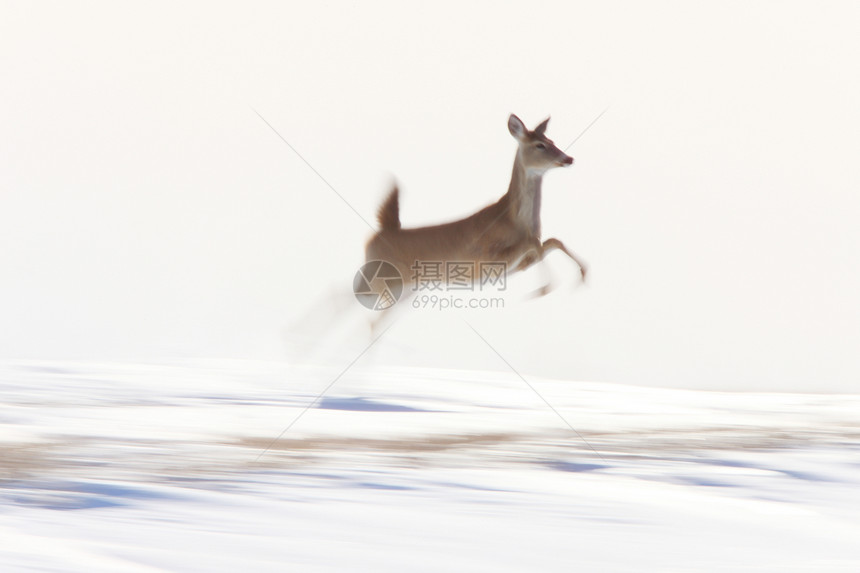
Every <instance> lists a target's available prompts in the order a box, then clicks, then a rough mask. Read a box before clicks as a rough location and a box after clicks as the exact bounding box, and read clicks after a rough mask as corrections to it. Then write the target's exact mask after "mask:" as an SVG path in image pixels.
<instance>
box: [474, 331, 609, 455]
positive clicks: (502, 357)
mask: <svg viewBox="0 0 860 573" xmlns="http://www.w3.org/2000/svg"><path fill="white" fill-rule="evenodd" d="M463 322H465V323H466V325H467V326H468V327H469V328H471V329H472V332H474V333H475V334H476V335H478V338H480V339H481V340H483V341H484V344H486V345H487V346H488V347H489V348H490V350H492V351H493V352H495V353H496V356H498V357H499V358H501V359H502V362H504V363H505V364H507V365H508V368H510V369H511V372H513V373H514V374H516V375H517V376H518V377H519V379H520V380H522V381H523V382H524V383H525V385H526V386H528V387H529V388H531V391H532V392H534V393H535V394H537V397H538V398H540V399H541V400H543V403H544V404H546V405H547V406H549V409H550V410H552V411H553V412H555V415H556V416H558V417H559V418H561V421H562V422H564V423H565V425H566V426H567V427H568V428H570V429H571V430H572V431H573V433H574V434H576V435H577V436H578V437H579V439H580V440H582V441H583V443H584V444H585V445H586V446H588V447H589V449H591V451H592V452H594V453H595V454H597V457H598V458H600V459H601V460H603V461H604V462H606V458H604V457H603V456H602V455H600V452H598V451H597V450H595V449H594V446H592V445H591V444H589V443H588V440H586V439H585V438H583V437H582V434H580V433H579V432H577V431H576V428H574V427H573V426H572V425H571V423H570V422H568V421H567V418H565V417H564V416H562V415H561V412H559V411H558V410H556V409H555V406H553V405H552V404H550V403H549V401H548V400H547V399H546V398H544V397H543V394H541V393H540V392H538V391H537V388H535V387H534V386H532V385H531V384H530V383H529V381H528V380H526V379H525V378H524V377H523V375H522V374H520V373H519V371H517V369H516V368H514V367H513V366H512V365H511V363H510V362H508V361H507V360H505V357H504V356H502V355H501V354H500V353H499V351H498V350H496V349H495V347H494V346H493V345H492V344H490V343H489V342H488V341H487V339H486V338H484V337H483V336H481V333H480V332H478V331H477V330H475V327H474V326H472V325H471V324H469V321H467V320H465V319H463ZM607 463H608V462H607Z"/></svg>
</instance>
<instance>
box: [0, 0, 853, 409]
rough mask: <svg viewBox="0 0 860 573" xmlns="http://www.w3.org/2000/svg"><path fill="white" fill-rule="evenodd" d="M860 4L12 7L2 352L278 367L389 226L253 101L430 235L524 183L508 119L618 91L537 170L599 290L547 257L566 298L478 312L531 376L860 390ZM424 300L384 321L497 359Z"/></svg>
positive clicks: (2, 141) (579, 110)
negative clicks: (394, 200)
mask: <svg viewBox="0 0 860 573" xmlns="http://www.w3.org/2000/svg"><path fill="white" fill-rule="evenodd" d="M858 11H860V10H858V7H857V5H856V4H855V3H849V2H844V3H838V2H832V3H825V4H819V3H812V2H805V3H804V2H800V3H789V2H773V3H768V2H756V3H748V2H723V3H720V4H719V5H718V6H717V5H713V6H707V7H706V6H704V5H702V4H695V5H693V4H689V3H683V2H678V3H671V2H669V3H660V4H654V3H648V4H647V5H642V4H638V3H614V2H606V3H599V5H595V4H593V3H590V4H587V3H573V2H559V3H531V4H525V3H515V4H510V3H496V2H493V3H490V2H487V3H470V4H467V5H463V4H461V3H438V2H437V3H433V4H432V5H428V4H424V5H420V6H418V5H409V6H404V5H402V4H401V3H395V2H391V3H389V4H386V3H373V4H365V3H292V4H284V3H272V4H265V3H257V4H253V5H251V6H244V5H243V6H239V5H238V4H234V5H229V6H228V5H212V4H209V3H205V4H204V3H201V4H196V5H195V4H190V3H189V4H175V3H152V2H147V3H141V4H137V5H128V4H125V3H123V4H116V3H71V4H70V3H56V4H51V3H23V2H22V3H10V2H4V3H3V4H2V14H3V16H2V18H0V70H2V83H0V324H2V328H0V358H26V359H87V360H91V359H98V360H132V361H160V360H165V359H176V358H185V357H188V358H191V357H215V356H217V357H238V358H243V357H245V358H275V359H278V358H282V357H283V356H284V355H285V349H284V339H283V334H284V330H285V328H286V327H287V325H289V324H290V323H291V321H293V320H295V319H296V317H298V316H301V315H302V314H303V312H306V311H307V309H309V308H311V306H312V304H314V303H315V301H318V300H319V299H320V297H322V296H323V295H324V294H325V293H326V292H328V291H329V290H330V289H331V288H337V287H340V286H344V285H346V286H347V287H348V285H349V284H350V282H351V279H352V274H353V273H354V271H355V269H356V268H357V267H358V265H359V264H360V263H361V262H362V257H363V244H364V241H365V240H366V239H367V237H368V236H369V234H370V229H369V228H368V227H367V225H366V224H365V223H364V222H363V221H362V220H361V218H360V217H358V216H356V213H354V212H353V211H352V210H351V209H350V207H349V206H348V205H346V204H345V203H344V202H343V201H341V199H339V198H338V197H337V195H336V194H335V193H334V192H332V190H331V189H329V188H328V187H327V186H326V185H325V184H324V183H323V182H322V181H321V180H320V179H319V178H318V177H317V176H316V175H315V174H314V173H313V172H312V171H311V170H310V169H309V168H308V167H307V166H306V165H305V164H304V163H303V162H302V161H301V159H299V158H298V157H297V156H296V155H295V154H293V152H292V151H291V150H290V149H289V148H288V147H287V146H286V145H284V143H283V142H282V141H280V140H279V139H278V137H277V136H276V135H275V134H274V133H273V132H272V130H270V129H269V127H267V126H266V125H265V123H263V122H262V121H261V120H260V118H259V117H258V116H257V115H256V114H255V112H254V110H257V111H258V112H259V113H260V114H261V115H262V116H264V117H265V118H266V119H267V120H268V121H269V122H270V123H271V124H272V125H273V126H274V127H275V128H276V129H277V130H278V131H279V132H280V133H281V135H283V136H284V138H286V139H287V141H289V142H290V143H291V144H292V145H293V146H294V147H295V148H296V149H298V150H299V151H300V153H301V154H302V155H303V156H304V158H305V159H307V161H308V162H310V163H311V164H312V165H313V166H314V168H316V169H317V170H318V171H319V172H320V173H321V174H322V175H323V176H324V177H325V178H326V179H327V180H328V182H329V183H331V185H332V186H333V187H334V188H335V189H336V190H337V191H338V192H339V193H340V194H341V195H342V196H343V198H344V199H346V201H347V202H348V203H349V204H350V205H352V207H354V209H355V210H357V211H358V213H359V214H360V215H361V217H363V218H364V219H366V220H367V221H370V222H373V217H374V213H375V210H376V207H377V205H378V202H379V201H380V199H381V198H382V196H383V195H384V193H385V192H386V191H387V187H388V185H389V184H390V180H391V177H392V176H394V177H396V178H397V180H398V181H399V182H400V184H401V188H402V195H401V218H402V220H403V222H404V224H405V225H408V226H411V225H418V224H426V223H434V222H438V221H443V220H449V219H452V218H455V217H459V216H462V215H466V214H468V213H470V212H472V211H474V210H476V209H477V208H479V207H481V206H483V205H485V204H487V203H489V202H490V201H493V200H495V199H496V198H498V197H499V196H500V195H501V194H502V193H504V191H505V189H506V187H507V182H508V178H509V175H510V166H511V161H512V159H513V154H514V149H515V148H514V142H513V140H512V139H511V137H510V136H509V134H508V133H507V129H506V120H507V116H508V114H509V113H511V112H515V113H517V114H518V115H519V116H520V117H522V118H523V119H524V120H525V121H526V123H527V124H528V125H530V126H533V125H535V124H537V122H539V121H540V120H542V119H543V118H544V117H546V116H547V115H550V114H551V115H552V118H553V119H552V121H551V122H550V126H549V130H548V135H549V136H550V137H551V138H554V139H555V140H556V142H557V143H558V144H560V145H561V146H565V145H567V143H569V142H570V141H572V140H573V138H574V137H576V135H578V134H579V133H580V132H581V131H582V129H583V128H584V127H585V126H586V125H588V123H589V122H591V121H592V120H593V119H594V118H595V117H596V116H597V115H598V114H599V113H600V112H601V111H602V110H604V109H605V108H606V107H607V106H609V111H607V112H606V114H605V115H604V116H603V117H602V118H601V119H600V120H599V121H598V122H597V123H596V124H595V125H594V126H593V127H592V128H591V129H590V130H589V131H588V132H587V133H586V134H585V135H584V136H583V137H582V139H581V140H580V141H579V142H577V144H576V145H575V146H574V147H573V148H572V149H571V153H572V155H573V156H574V157H575V158H576V161H577V163H576V166H575V167H574V168H573V169H570V170H565V171H558V172H553V173H550V174H549V175H548V176H547V178H546V181H545V185H544V203H543V204H544V206H543V221H544V234H545V235H546V236H556V237H559V238H561V239H562V240H563V241H565V242H566V243H567V244H568V245H569V246H570V247H571V248H572V249H574V250H575V251H577V252H578V253H580V254H581V255H582V256H583V257H584V258H585V259H586V260H587V261H588V262H589V263H590V268H591V277H590V282H589V285H588V286H587V287H585V288H580V289H576V290H572V289H570V288H568V287H569V283H571V282H572V275H571V273H569V272H568V270H569V265H568V263H567V261H566V260H564V259H563V257H560V256H558V255H554V256H552V257H550V259H549V264H550V266H551V267H552V268H553V270H554V273H555V274H556V275H557V277H559V278H560V279H562V280H565V281H566V283H565V285H564V286H563V287H560V288H559V289H558V291H557V292H555V293H553V294H552V295H550V296H548V297H545V298H544V299H542V300H538V301H534V302H528V303H522V304H517V305H512V306H510V307H509V308H506V309H505V311H504V312H496V313H479V312H476V313H472V315H470V316H469V321H470V323H472V324H473V325H474V326H475V328H476V329H478V330H479V331H481V332H482V333H485V335H486V336H487V339H488V341H490V342H491V343H492V344H493V345H494V346H495V347H496V348H497V350H498V351H499V352H500V353H501V354H502V355H504V356H505V357H506V359H507V360H508V361H509V362H510V363H511V364H512V365H513V366H514V367H516V368H517V369H518V370H520V371H522V372H526V373H532V372H533V373H539V374H544V375H551V376H556V377H562V378H571V379H590V380H606V381H613V382H625V383H638V384H656V385H673V386H685V387H693V388H701V387H707V388H717V389H758V390H811V391H817V390H826V391H844V392H856V391H858V390H860V386H858V382H857V380H858V379H860V377H858V375H860V359H858V354H857V352H856V348H857V343H858V341H860V332H858V331H860V303H858V300H857V294H856V293H857V292H858V291H860V270H858V266H857V253H858V246H860V231H858V228H857V216H858V214H860V199H858V197H857V191H858V189H860V172H858V171H860V169H859V168H858V162H857V157H858V152H860V144H858V139H857V134H858V133H860V109H858V107H859V106H858V105H857V102H858V101H860V74H858V68H857V54H858V53H860V39H858V35H857V34H856V24H857V22H858V21H860V13H858ZM566 273H567V274H566ZM419 321H420V319H419V318H414V319H413V318H410V319H409V320H408V321H404V322H405V323H411V324H406V325H405V326H401V325H397V326H395V327H394V328H393V329H392V331H390V333H388V334H386V336H387V337H388V336H391V337H393V338H399V341H400V342H401V343H403V340H404V339H408V338H409V337H410V336H411V334H410V333H411V332H414V331H422V332H424V334H423V336H424V339H423V341H422V342H421V349H422V350H423V351H425V352H426V353H427V357H425V359H427V360H432V361H433V362H435V363H437V364H441V365H446V364H447V365H450V366H462V365H473V364H475V365H476V364H477V363H478V362H480V361H481V360H484V359H485V360H486V361H487V363H488V364H491V365H494V366H496V367H499V368H505V366H504V365H503V364H501V363H500V362H499V361H498V358H497V357H496V356H495V355H493V354H492V353H490V352H489V350H488V349H487V348H486V347H485V346H484V345H483V343H482V342H480V341H478V340H476V339H475V337H474V334H473V333H471V332H470V331H469V330H468V328H466V327H465V325H464V324H463V323H462V321H461V320H460V319H451V320H445V319H440V318H437V317H433V318H432V319H427V322H426V324H420V323H419ZM398 328H400V330H399V331H398V330H396V329H398ZM466 341H468V343H466ZM382 342H384V341H382ZM382 342H381V343H382ZM479 354H480V358H479V357H478V355H479Z"/></svg>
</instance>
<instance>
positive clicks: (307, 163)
mask: <svg viewBox="0 0 860 573" xmlns="http://www.w3.org/2000/svg"><path fill="white" fill-rule="evenodd" d="M251 110H252V111H253V112H254V113H256V114H257V116H258V117H259V118H260V119H262V120H263V123H265V124H266V125H268V126H269V129H271V130H272V131H274V132H275V135H277V136H278V137H280V138H281V141H283V142H284V143H286V144H287V147H289V148H290V149H291V150H292V151H293V153H295V154H296V156H297V157H298V158H299V159H301V160H302V161H304V163H305V165H307V166H308V167H309V168H310V170H311V171H313V172H314V173H316V176H317V177H319V178H320V180H322V182H323V183H325V184H326V185H327V186H328V188H329V189H331V190H332V191H333V192H334V194H335V195H337V196H338V197H340V200H341V201H343V202H344V204H346V206H347V207H349V208H350V209H352V212H353V213H355V214H356V215H358V218H359V219H361V220H362V221H364V224H365V225H367V226H368V227H370V230H372V231H374V232H375V231H376V229H375V228H374V227H373V225H371V224H370V223H369V222H368V221H367V219H365V218H364V217H362V216H361V213H359V212H358V211H357V210H356V208H355V207H353V206H352V204H351V203H350V202H349V201H347V200H346V199H344V197H343V195H341V194H340V193H338V191H337V189H335V188H334V186H332V184H331V183H329V182H328V180H326V178H325V177H323V176H322V173H320V172H319V171H317V170H316V169H315V168H314V166H313V165H311V164H310V162H309V161H308V160H307V159H305V158H304V156H302V154H301V153H299V151H298V149H296V148H295V147H293V146H292V144H290V142H289V141H287V140H286V139H285V138H284V136H283V135H281V134H280V133H279V132H278V130H277V129H275V127H274V126H273V125H272V124H271V123H269V122H268V120H266V118H265V117H263V116H262V115H261V114H260V112H259V111H257V110H256V109H254V108H253V107H252V108H251Z"/></svg>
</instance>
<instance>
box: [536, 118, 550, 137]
mask: <svg viewBox="0 0 860 573" xmlns="http://www.w3.org/2000/svg"><path fill="white" fill-rule="evenodd" d="M548 123H549V118H546V119H545V120H543V121H542V122H541V123H540V125H539V126H537V127H536V128H535V129H534V132H533V133H535V134H537V135H543V133H544V132H545V131H546V126H547V124H548Z"/></svg>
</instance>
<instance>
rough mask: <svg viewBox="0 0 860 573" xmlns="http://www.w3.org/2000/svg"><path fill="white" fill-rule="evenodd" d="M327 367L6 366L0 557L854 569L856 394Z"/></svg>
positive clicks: (213, 563) (47, 563)
mask: <svg viewBox="0 0 860 573" xmlns="http://www.w3.org/2000/svg"><path fill="white" fill-rule="evenodd" d="M341 370H342V368H341V367H337V368H335V367H332V368H331V369H330V370H328V369H313V368H300V367H295V366H292V367H291V366H287V365H284V364H277V363H256V362H197V363H194V364H190V363H189V364H175V365H169V366H150V365H123V364H87V363H46V362H39V363H35V362H34V363H25V362H15V363H6V364H3V365H2V366H0V570H2V571H18V570H47V571H112V572H113V571H159V570H176V571H355V570H362V571H443V570H451V571H502V570H509V571H642V570H655V571H712V570H731V571H860V542H858V540H860V396H845V395H842V396H837V395H812V394H808V395H800V394H752V393H718V392H702V391H685V390H663V389H648V388H639V387H627V386H617V385H610V384H597V383H581V382H569V381H553V380H541V379H535V378H530V377H528V376H527V377H526V379H527V380H528V383H529V384H531V385H532V386H533V387H534V389H535V390H537V392H539V393H540V395H541V396H543V398H544V399H545V400H546V401H547V402H549V403H550V404H552V405H553V407H554V408H555V409H556V410H557V412H554V411H553V410H552V409H550V408H549V407H548V406H547V405H546V403H545V402H544V401H543V400H542V399H541V397H539V396H538V395H537V394H536V393H535V392H533V391H532V389H530V388H529V386H528V385H527V384H526V383H525V382H524V381H523V380H522V379H520V378H519V377H517V376H516V375H515V374H513V373H497V372H495V373H494V372H463V371H452V370H428V369H409V368H400V369H396V368H383V367H364V368H362V367H361V366H360V365H356V366H355V367H353V368H351V369H349V370H348V371H347V372H346V373H345V374H344V375H343V376H342V377H341V378H340V379H338V380H337V382H336V383H335V384H334V385H333V386H332V387H331V388H330V389H329V391H328V392H327V393H326V394H325V395H324V396H323V397H322V398H321V400H319V402H318V403H316V405H315V406H314V407H312V408H310V409H307V411H305V412H304V414H303V415H302V416H301V417H300V418H299V419H298V420H297V421H295V423H294V424H293V425H292V426H291V427H289V430H288V431H286V432H284V430H285V429H287V428H288V426H290V424H291V423H292V422H293V421H294V420H295V419H296V417H297V416H299V415H300V414H301V413H302V412H303V411H304V410H305V408H306V407H307V406H308V405H309V404H311V403H312V402H313V400H314V399H315V398H316V397H317V395H318V394H319V393H320V392H321V391H323V389H324V388H326V387H327V386H328V385H329V384H330V383H331V382H332V381H333V380H335V378H336V377H337V376H338V375H339V373H340V371H341ZM557 414H558V415H557ZM559 415H560V416H563V417H564V420H562V419H561V417H560V416H559ZM565 420H566V422H565ZM568 423H569V424H570V426H572V427H573V428H575V431H573V430H571V428H570V427H568V425H567V424H568ZM282 432H283V435H281V434H282ZM279 435H280V437H279V438H278V436H279ZM276 438H277V439H276Z"/></svg>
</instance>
